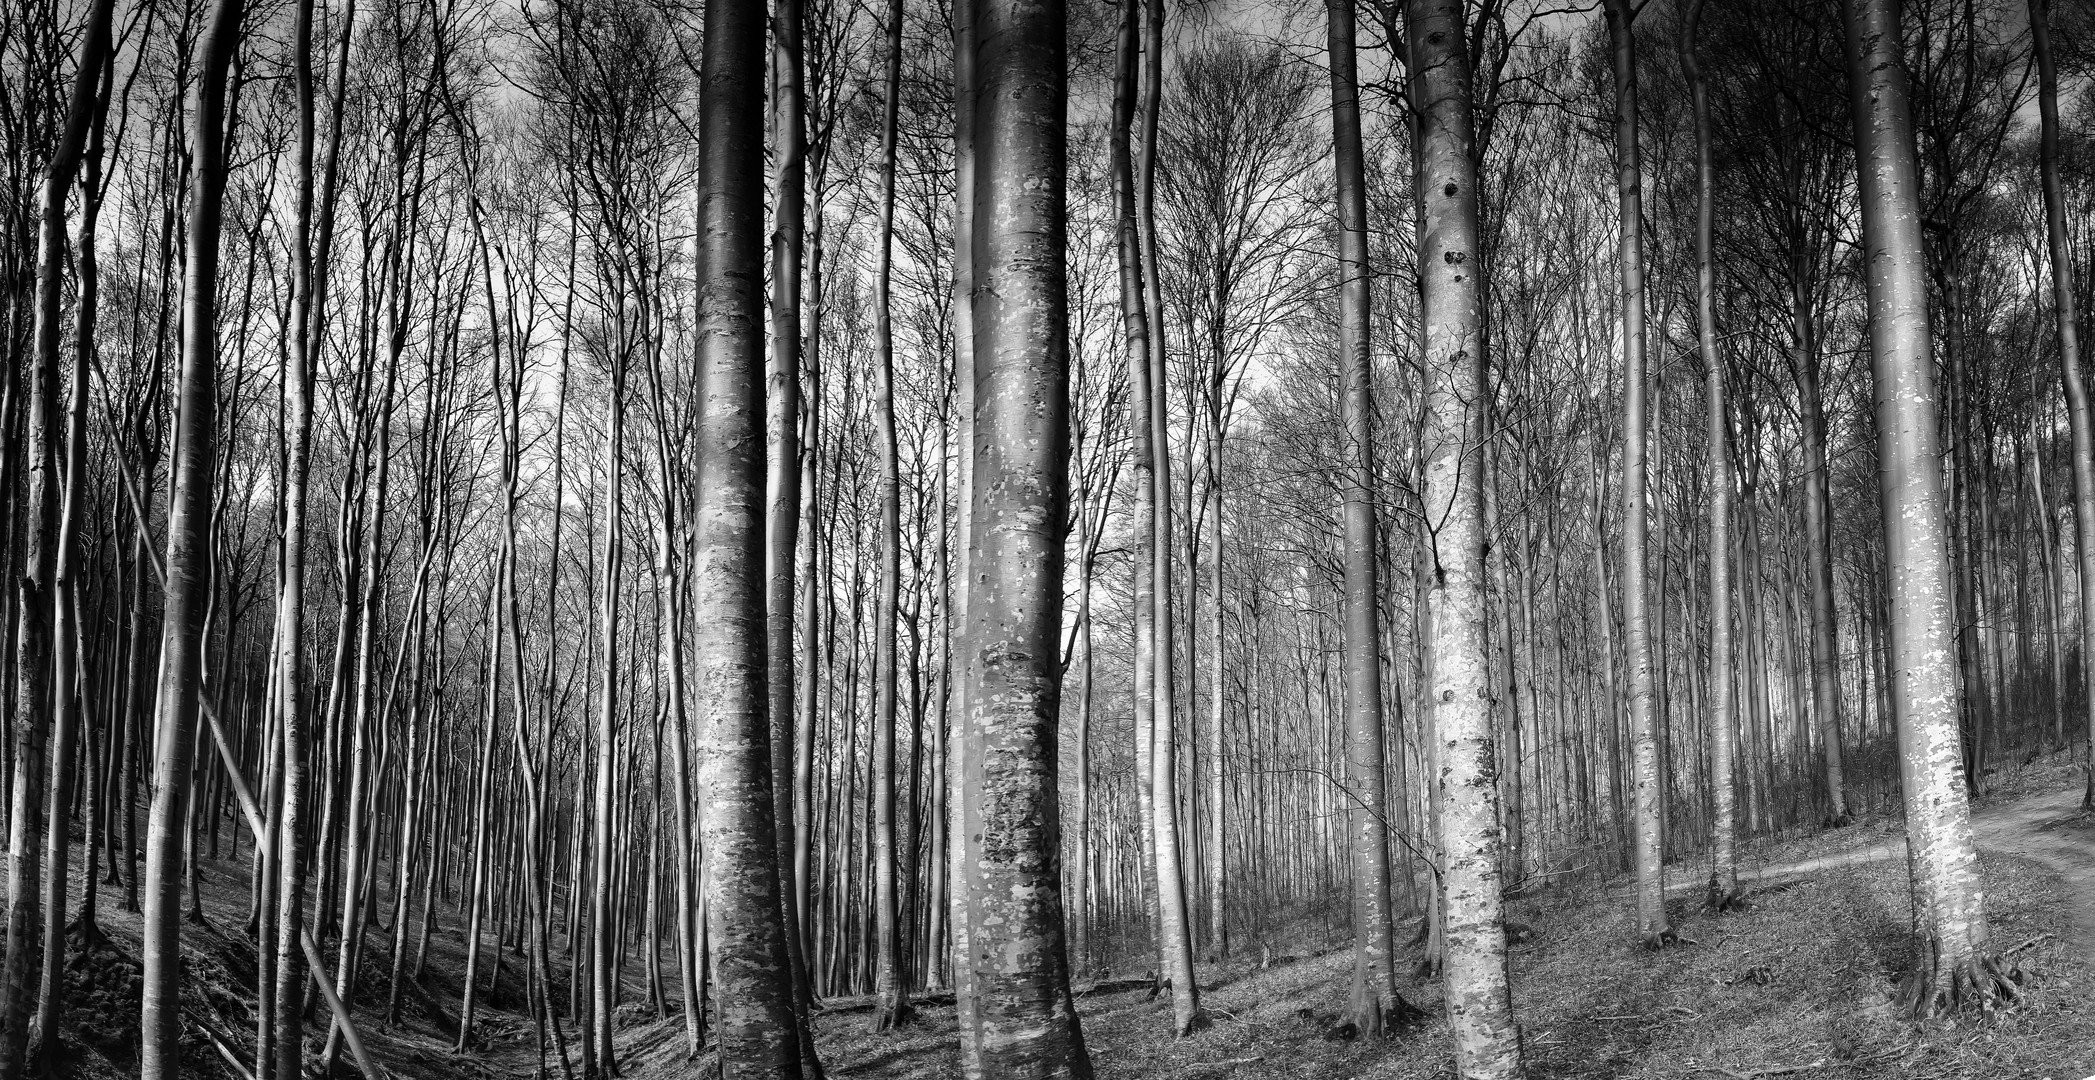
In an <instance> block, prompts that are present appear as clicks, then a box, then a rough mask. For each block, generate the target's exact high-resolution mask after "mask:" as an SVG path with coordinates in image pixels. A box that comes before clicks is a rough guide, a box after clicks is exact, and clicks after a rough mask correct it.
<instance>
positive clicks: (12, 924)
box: [0, 0, 114, 1076]
mask: <svg viewBox="0 0 2095 1080" xmlns="http://www.w3.org/2000/svg"><path fill="white" fill-rule="evenodd" d="M113 7H114V5H113V4H112V3H111V2H110V0H96V3H95V4H94V5H93V6H92V7H90V8H89V9H88V15H87V23H86V27H85V29H84V30H83V31H82V33H81V38H80V47H79V54H78V58H77V60H76V62H75V68H74V73H73V85H72V88H71V91H70V94H69V98H68V101H67V105H66V117H65V127H64V130H63V131H62V132H61V134H60V139H59V145H58V147H57V149H56V150H55V152H54V153H53V154H52V157H51V162H50V165H49V166H48V168H47V170H46V172H45V176H44V191H43V205H42V207H41V211H42V213H41V217H40V221H39V223H38V236H37V241H38V246H37V273H36V299H35V304H36V312H35V317H34V327H33V330H32V333H33V335H34V347H35V349H36V356H35V359H34V361H33V363H32V365H31V369H30V390H29V402H28V404H29V410H28V417H27V421H28V423H27V425H26V429H27V430H26V431H25V432H24V435H25V436H26V439H25V441H27V442H28V444H29V461H28V465H29V469H28V477H27V479H28V492H27V496H28V497H27V499H26V500H25V503H26V508H27V509H29V510H30V511H31V515H32V520H31V521H29V522H27V523H25V526H24V528H23V530H22V532H23V535H24V537H25V539H27V541H28V544H27V550H25V551H24V552H23V560H24V565H23V570H24V572H23V573H22V575H21V576H20V578H19V579H18V582H19V583H18V585H17V587H16V600H15V612H14V614H15V617H16V620H17V623H16V626H17V629H16V639H15V647H16V653H15V660H16V669H15V672H14V674H15V679H16V687H17V697H16V699H15V703H14V708H13V709H12V710H10V711H11V712H12V713H13V728H14V747H15V759H14V776H13V786H12V790H11V791H10V793H9V795H10V802H9V806H8V819H7V822H8V823H7V834H8V849H7V850H8V857H7V905H8V907H7V910H8V915H7V931H6V934H7V936H6V963H5V969H4V972H0V1074H5V1075H9V1076H15V1075H21V1070H22V1069H23V1065H24V1060H25V1056H28V1057H33V1058H34V1059H37V1064H38V1065H39V1066H40V1067H41V1066H42V1065H44V1064H46V1061H45V1059H46V1057H47V1055H48V1054H49V1053H50V1052H51V1051H52V1050H54V1049H55V1048H56V1043H55V1040H54V1036H55V1035H56V1034H57V1030H58V1023H59V1017H60V1015H61V1010H62V1009H63V1007H64V1003H63V1002H62V1001H61V1000H60V989H61V980H62V978H63V976H64V967H65V915H66V912H65V901H66V862H67V854H68V852H69V851H70V842H69V839H68V836H67V832H68V829H67V823H68V820H69V818H70V816H71V810H72V777H73V761H72V758H73V743H74V742H75V741H76V735H75V730H76V729H77V727H78V726H79V719H80V714H81V709H80V707H79V702H78V698H77V697H76V694H75V686H74V683H75V681H76V679H77V678H78V674H77V673H78V671H79V669H80V663H81V661H82V660H83V659H84V657H82V656H81V655H80V652H79V649H78V648H77V641H76V640H75V639H76V636H77V635H76V633H75V630H74V627H75V624H76V622H77V620H78V618H79V612H78V611H77V610H76V607H75V605H76V603H77V595H78V592H77V589H76V588H75V579H76V577H77V575H78V574H79V565H78V564H79V561H80V541H79V534H80V513H81V509H80V498H81V495H82V492H83V488H84V484H85V480H86V465H87V462H86V449H87V447H86V442H87V422H88V417H87V376H88V364H89V361H90V358H91V356H92V349H93V327H94V295H95V269H94V215H95V213H96V204H97V202H98V199H99V193H98V192H97V191H95V190H93V187H94V185H93V184H92V182H91V183H90V185H89V188H90V189H89V190H88V191H86V192H85V197H84V199H83V202H84V203H85V204H86V206H85V212H84V214H83V216H82V221H81V232H80V243H81V258H80V265H79V267H78V270H79V275H80V281H79V307H78V309H77V311H78V313H79V324H78V334H79V336H78V338H77V339H76V340H77V342H78V344H79V345H80V349H79V350H78V355H76V356H75V358H74V363H73V377H72V383H71V386H70V387H69V389H68V392H67V395H66V413H65V415H66V417H67V423H66V426H65V427H64V428H63V429H61V428H60V426H59V425H60V414H59V411H58V402H59V395H58V383H59V338H60V335H61V332H62V330H63V323H64V315H63V295H62V294H63V289H64V284H65V246H66V229H65V206H66V198H67V195H68V193H69V191H70V189H71V188H72V186H73V180H74V178H75V176H76V175H77V174H78V172H79V169H80V165H81V162H82V160H83V159H84V158H85V157H86V156H87V155H88V154H89V153H90V152H91V153H93V154H94V155H96V156H97V157H99V156H100V153H101V145H100V144H101V138H100V134H99V129H100V114H101V112H102V110H103V108H104V107H105V106H106V102H105V101H104V100H103V96H102V93H101V87H102V83H103V78H102V67H103V65H104V64H107V63H109V62H110V56H109V54H110V22H111V19H112V14H111V13H112V9H113ZM90 142H92V144H93V145H92V146H90V145H89V144H90ZM99 172H100V170H99V169H98V168H94V167H92V166H91V167H90V173H89V175H90V177H91V178H93V177H98V176H99ZM61 430H63V431H64V437H63V441H61V438H60V432H61ZM61 469H62V470H63V472H61ZM10 494H11V493H10ZM47 738H48V739H49V743H50V746H49V749H50V762H49V767H48V770H47V769H46V763H45V760H44V752H45V740H46V739H47ZM47 771H48V774H49V775H48V779H49V790H50V798H49V805H48V807H46V806H45V805H43V804H44V799H43V794H44V789H45V781H46V772H47ZM39 818H41V819H43V820H39ZM40 849H41V850H40ZM39 855H41V856H42V857H43V858H42V862H43V866H42V868H41V869H39V867H38V862H39V859H38V856H39ZM93 875H94V868H93V867H92V866H90V867H89V868H88V876H89V877H90V878H92V877H93ZM39 894H41V895H39ZM39 920H41V925H39ZM39 932H40V934H39ZM39 947H40V949H41V955H42V957H43V966H42V971H41V977H40V979H39V980H38V982H37V986H36V989H35V992H34V994H33V995H32V993H31V990H30V986H29V978H30V970H31V962H32V961H33V960H34V959H35V958H36V957H37V955H38V950H39ZM32 1008H33V1009H34V1011H35V1015H34V1021H35V1023H34V1026H33V1028H32V1025H31V1009H32Z"/></svg>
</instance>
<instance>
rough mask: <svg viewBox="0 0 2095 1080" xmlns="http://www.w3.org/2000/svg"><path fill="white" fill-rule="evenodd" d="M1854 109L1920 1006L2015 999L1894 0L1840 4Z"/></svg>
mask: <svg viewBox="0 0 2095 1080" xmlns="http://www.w3.org/2000/svg"><path fill="white" fill-rule="evenodd" d="M1843 7H1844V9H1845V15H1846V23H1847V49H1848V78H1849V93H1850V108H1851V110H1852V116H1853V121H1854V127H1855V145H1856V156H1857V158H1858V160H1859V161H1860V165H1861V195H1862V229H1863V248H1864V250H1863V255H1864V258H1865V260H1866V265H1867V267H1868V279H1867V284H1868V290H1869V314H1870V359H1871V366H1872V369H1873V371H1874V374H1875V377H1876V408H1877V455H1878V460H1879V462H1880V464H1879V466H1878V469H1879V471H1878V480H1879V483H1880V484H1881V485H1882V486H1883V493H1884V494H1883V497H1884V554H1885V560H1886V562H1887V563H1888V564H1889V569H1890V585H1891V617H1890V623H1889V627H1890V638H1891V641H1890V648H1891V663H1890V664H1889V665H1888V666H1889V667H1890V676H1891V700H1892V707H1893V709H1894V711H1895V713H1896V715H1897V718H1898V725H1899V761H1900V775H1901V779H1902V780H1903V781H1904V782H1903V784H1902V787H1903V788H1904V790H1905V802H1906V837H1907V844H1908V845H1909V848H1910V850H1911V864H1912V868H1913V878H1914V882H1913V885H1914V893H1915V897H1916V899H1917V900H1918V903H1917V904H1916V905H1915V917H1916V919H1917V921H1918V925H1917V926H1916V927H1915V935H1916V937H1917V938H1918V939H1919V940H1918V945H1919V948H1918V951H1917V956H1918V964H1917V969H1916V970H1915V971H1914V972H1913V974H1912V975H1911V976H1910V977H1909V979H1908V982H1907V986H1906V990H1905V993H1904V996H1905V999H1906V1002H1907V1004H1908V1005H1909V1006H1910V1007H1911V1008H1912V1009H1914V1010H1915V1011H1916V1012H1918V1013H1922V1014H1928V1013H1935V1012H1940V1011H1944V1010H1948V1009H1954V1008H1956V1007H1957V1006H1959V1005H1961V1004H1967V1003H1975V1004H1978V1005H1981V1006H1982V1007H1985V1006H1990V1005H1991V1004H1993V1003H1994V1002H1996V1001H1999V1000H2001V999H2003V998H2007V997H2012V996H2013V994H2014V988H2013V984H2012V983H2010V982H2009V981H2008V980H2007V977H2006V975H2005V971H2004V969H2003V967H2002V966H2001V962H2000V959H1999V957H1998V955H1997V954H1996V953H1995V952H1994V951H1993V947H1992V941H1991V937H1990V935H1989V933H1988V927H1987V922H1986V903H1985V895H1984V892H1983V891H1982V889H1981V888H1980V883H1979V862H1978V850H1977V848H1976V846H1975V845H1974V843H1973V840H1972V831H1971V808H1970V805H1969V803H1967V802H1966V799H1965V787H1964V763H1963V758H1962V754H1961V750H1960V745H1959V743H1960V740H1959V739H1958V712H1959V708H1960V698H1961V690H1960V688H1959V685H1958V681H1957V658H1956V654H1955V651H1954V650H1955V640H1954V638H1955V633H1956V628H1955V625H1954V619H1953V616H1952V613H1951V610H1950V565H1949V539H1948V537H1947V535H1946V525H1945V520H1944V509H1945V508H1944V502H1943V493H1942V446H1941V434H1940V429H1939V426H1938V418H1939V411H1938V406H1937V401H1936V386H1935V360H1934V355H1933V352H1934V350H1933V342H1932V340H1931V339H1930V329H1929V322H1928V285H1927V254H1926V251H1925V249H1924V248H1923V247H1922V242H1921V233H1920V230H1921V215H1920V167H1919V163H1918V161H1917V157H1918V155H1917V154H1916V153H1915V151H1914V142H1913V113H1912V108H1911V104H1910V99H1909V96H1908V93H1909V92H1908V89H1907V79H1906V69H1905V65H1904V63H1903V62H1902V60H1901V57H1900V46H1899V5H1898V2H1897V0H1846V3H1845V4H1844V5H1843Z"/></svg>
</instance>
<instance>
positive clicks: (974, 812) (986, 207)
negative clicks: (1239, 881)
mask: <svg viewBox="0 0 2095 1080" xmlns="http://www.w3.org/2000/svg"><path fill="white" fill-rule="evenodd" d="M968 6H969V12H968V18H967V30H966V32H965V34H964V35H956V36H958V38H959V40H958V42H957V44H958V45H959V47H960V48H961V49H963V50H965V51H967V52H969V53H971V55H970V56H969V58H968V59H969V60H970V62H971V64H970V66H971V68H972V70H971V71H969V72H968V73H967V75H968V77H967V78H966V81H965V82H964V83H963V84H962V85H963V86H965V87H966V89H967V90H968V98H969V104H968V116H967V117H966V119H967V122H968V124H969V128H968V129H967V130H966V131H965V132H964V133H963V136H962V138H963V140H964V145H967V146H969V147H971V148H972V149H973V150H974V151H976V152H978V153H979V155H980V156H979V158H978V160H977V161H976V162H975V168H974V169H973V170H972V173H973V175H972V176H969V175H967V174H963V179H964V180H967V181H971V183H969V184H968V185H967V186H965V187H963V188H962V189H961V195H960V198H961V200H962V202H963V203H971V204H972V217H973V220H972V222H971V224H970V227H969V230H968V233H967V234H966V235H965V236H964V237H962V236H959V235H956V243H958V242H961V241H962V240H963V239H964V240H965V242H967V243H968V244H969V246H970V248H971V254H970V258H969V260H968V265H967V266H966V267H965V270H966V272H967V275H968V276H967V277H966V278H964V279H962V280H964V281H966V282H968V283H970V286H971V287H970V289H969V292H968V299H969V302H970V304H971V306H972V308H973V315H972V319H971V322H972V324H973V325H972V327H971V329H972V331H973V334H974V341H973V348H972V353H973V356H972V360H973V364H974V378H973V380H972V381H973V385H972V387H970V388H969V389H970V392H971V394H972V397H971V399H964V400H968V401H971V405H972V414H973V417H974V421H975V422H974V430H973V431H972V432H971V433H970V448H969V453H970V454H971V455H972V456H973V466H972V470H971V475H970V476H969V478H968V487H967V489H966V490H967V494H968V500H969V503H970V504H971V510H970V513H969V520H968V522H967V532H966V534H965V535H966V536H967V541H968V542H967V544H966V550H967V552H968V555H967V575H968V577H969V578H970V582H969V588H968V596H967V623H966V626H965V629H964V632H963V634H962V635H961V645H960V654H961V655H960V660H961V663H962V665H963V668H962V678H961V695H960V696H961V698H962V701H963V706H964V709H965V724H964V726H963V727H962V728H961V730H960V732H959V738H958V739H957V740H956V741H957V742H958V743H959V747H960V764H961V768H960V770H959V772H960V776H959V784H958V788H959V795H960V802H959V806H960V817H961V824H962V827H961V828H960V829H959V830H957V832H956V835H955V838H954V840H955V843H954V845H953V846H954V848H955V849H956V851H955V858H956V860H957V864H958V866H959V867H960V868H962V869H963V870H964V872H965V873H964V877H963V878H962V880H961V883H960V887H959V888H956V889H955V890H954V891H955V894H956V897H957V899H956V905H957V907H958V908H959V909H960V910H959V911H957V912H956V913H955V915H956V921H959V922H962V923H963V924H964V927H963V926H956V928H955V930H956V934H955V936H956V939H957V944H958V949H957V950H956V951H957V953H958V955H959V960H958V962H957V963H956V965H955V967H956V971H957V974H958V978H957V981H958V983H959V986H958V989H959V991H960V993H961V994H962V995H964V997H965V998H966V1001H967V1003H966V1004H965V1005H964V1006H963V1007H962V1009H961V1020H962V1023H961V1030H960V1036H961V1048H962V1065H963V1069H964V1070H965V1072H966V1073H967V1075H968V1076H970V1077H976V1078H987V1077H997V1078H1004V1077H1011V1078H1018V1080H1046V1078H1062V1077H1067V1078H1072V1080H1084V1078H1088V1077H1089V1076H1090V1075H1091V1059H1090V1056H1089V1054H1087V1053H1086V1051H1085V1049H1084V1039H1083V1033H1082V1031H1081V1028H1080V1027H1079V1025H1078V1021H1077V1014H1076V1007H1075V1003H1074V1002H1073V1001H1072V1000H1071V998H1070V993H1069V960H1068V955H1067V953H1066V951H1065V947H1064V941H1063V933H1064V930H1063V928H1064V922H1063V911H1062V868H1061V828H1060V821H1059V820H1058V818H1059V806H1058V802H1059V800H1058V797H1057V791H1058V784H1057V782H1056V752H1055V738H1054V732H1055V728H1056V721H1057V716H1058V713H1059V706H1060V698H1061V693H1060V689H1061V687H1060V683H1061V674H1062V673H1061V657H1060V651H1059V650H1060V645H1061V641H1060V638H1061V633H1060V629H1061V614H1062V561H1063V541H1064V535H1063V534H1064V530H1065V529H1066V527H1067V521H1068V514H1067V509H1068V502H1069V476H1068V471H1067V468H1066V464H1067V460H1068V451H1069V414H1068V408H1069V403H1068V392H1069V383H1068V379H1069V374H1068V373H1069V353H1068V339H1067V332H1068V312H1067V302H1068V292H1067V282H1066V276H1065V275H1066V270H1065V261H1064V260H1065V258H1066V243H1065V241H1066V233H1065V208H1064V201H1063V196H1064V182H1065V154H1066V145H1065V139H1066V133H1065V129H1064V126H1063V120H1064V108H1065V106H1066V99H1067V86H1066V84H1065V81H1064V79H1065V68H1064V64H1065V59H1066V52H1067V50H1066V46H1065V43H1064V39H1063V34H1064V21H1063V20H1064V14H1065V13H1064V10H1063V5H1062V3H1061V2H1060V0H971V2H970V3H969V5H968ZM957 263H958V260H957V259H956V272H958V270H959V269H960V267H959V266H958V265H957Z"/></svg>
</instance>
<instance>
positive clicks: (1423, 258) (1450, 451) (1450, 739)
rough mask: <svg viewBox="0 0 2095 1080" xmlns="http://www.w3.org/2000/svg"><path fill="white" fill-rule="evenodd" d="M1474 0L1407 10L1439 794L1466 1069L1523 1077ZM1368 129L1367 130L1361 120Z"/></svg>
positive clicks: (1450, 953) (1445, 967)
mask: <svg viewBox="0 0 2095 1080" xmlns="http://www.w3.org/2000/svg"><path fill="white" fill-rule="evenodd" d="M1462 7H1463V5H1462V0H1434V2H1431V3H1426V2H1419V0H1415V2H1414V3H1412V4H1411V6H1410V7H1409V8H1408V9H1407V11H1406V28H1405V37H1406V39H1407V41H1408V42H1409V43H1410V46H1411V61H1410V64H1409V67H1410V70H1411V71H1413V72H1415V73H1416V74H1415V76H1414V77H1413V79H1412V82H1411V95H1412V107H1413V110H1414V115H1415V116H1416V117H1417V123H1418V179H1417V183H1416V190H1417V192H1418V200H1419V214H1420V219H1421V220H1420V226H1419V248H1418V266H1419V298H1420V300H1419V302H1420V309H1419V310H1420V319H1419V321H1420V324H1421V326H1422V329H1423V337H1424V343H1423V344H1424V353H1423V359H1424V363H1425V367H1426V377H1427V391H1426V417H1427V418H1426V422H1427V425H1428V429H1427V433H1426V448H1425V449H1426V455H1427V457H1426V470H1425V472H1426V475H1425V480H1426V490H1425V506H1424V509H1425V513H1426V516H1427V519H1428V520H1430V521H1433V522H1435V523H1436V524H1437V528H1436V529H1435V530H1434V532H1433V540H1432V557H1433V560H1434V571H1435V576H1434V579H1433V581H1434V584H1433V587H1432V589H1431V591H1430V592H1429V593H1428V594H1427V603H1428V605H1429V606H1430V609H1431V613H1432V625H1433V635H1432V638H1431V641H1430V643H1429V645H1428V647H1429V648H1430V649H1431V650H1432V668H1433V674H1432V682H1431V684H1430V686H1429V689H1430V692H1431V693H1432V696H1433V742H1434V748H1435V759H1436V763H1437V765H1438V770H1437V773H1438V774H1437V775H1436V776H1435V777H1434V778H1433V784H1434V796H1435V797H1436V798H1437V799H1438V800H1439V805H1440V836H1439V839H1440V856H1441V864H1442V867H1443V869H1442V871H1441V893H1442V897H1443V901H1442V912H1443V915H1442V929H1441V950H1442V953H1441V958H1442V959H1441V970H1442V978H1443V980H1444V982H1445V985H1446V990H1447V995H1446V1001H1447V1013H1448V1023H1449V1025H1450V1026H1451V1027H1452V1028H1453V1029H1454V1035H1455V1065H1456V1070H1457V1071H1458V1072H1459V1073H1461V1075H1462V1076H1463V1077H1465V1078H1468V1080H1501V1078H1503V1080H1514V1078H1517V1077H1519V1076H1521V1075H1522V1068H1521V1048H1520V1029H1519V1027H1518V1026H1516V1025H1515V1024H1514V1022H1513V998H1512V989H1511V979H1510V976H1509V973H1508V970H1507V966H1506V928H1505V901H1504V885H1503V882H1502V863H1503V859H1504V843H1503V842H1504V837H1503V835H1502V830H1503V825H1502V823H1501V821H1500V817H1499V792H1498V760H1497V759H1498V752H1497V749H1496V747H1495V744H1494V739H1493V737H1492V736H1493V731H1492V726H1493V725H1492V702H1491V651H1490V649H1489V647H1488V644H1487V641H1486V637H1485V574H1486V564H1485V557H1484V548H1485V543H1486V538H1485V533H1484V467H1483V466H1484V445H1483V443H1484V438H1485V435H1486V429H1485V422H1486V412H1487V409H1488V407H1489V400H1490V387H1489V384H1488V383H1487V382H1486V381H1485V376H1484V282H1483V273H1484V267H1483V265H1482V260H1481V259H1480V258H1479V255H1480V252H1481V243H1482V237H1481V236H1480V235H1479V233H1480V228H1479V222H1478V192H1477V184H1478V181H1477V166H1476V153H1475V151H1476V133H1475V119H1474V106H1473V104H1472V101H1471V97H1470V95H1471V89H1470V62H1469V57H1468V55H1467V53H1466V50H1465V48H1464V44H1463V43H1464V41H1465V38H1464V35H1463V19H1462ZM1356 134H1357V133H1356Z"/></svg>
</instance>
